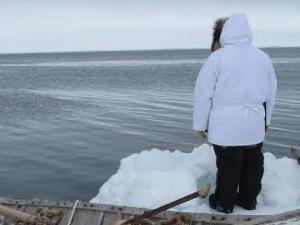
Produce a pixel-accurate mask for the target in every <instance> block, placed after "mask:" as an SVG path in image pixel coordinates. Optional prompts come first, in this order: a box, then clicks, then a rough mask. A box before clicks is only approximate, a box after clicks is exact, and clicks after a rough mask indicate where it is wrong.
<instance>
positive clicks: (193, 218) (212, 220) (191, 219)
mask: <svg viewBox="0 0 300 225" xmlns="http://www.w3.org/2000/svg"><path fill="white" fill-rule="evenodd" d="M0 204H1V205H2V206H5V207H9V208H12V209H17V210H19V211H21V212H26V213H29V214H31V215H35V216H40V217H41V218H43V216H45V215H47V216H48V219H49V218H50V220H51V224H53V225H111V224H114V223H115V222H116V221H118V220H120V219H125V220H127V219H130V218H133V217H136V216H138V215H141V214H143V213H144V212H145V211H147V209H144V208H134V207H127V206H115V205H104V204H91V203H86V202H79V201H76V202H67V201H48V200H46V201H41V200H12V199H5V198H1V199H0ZM51 214H52V215H51ZM23 224H24V225H25V223H20V222H18V221H12V220H10V219H9V218H5V217H4V216H0V225H23ZM40 224H41V225H42V224H46V223H40ZM140 224H147V225H208V224H212V225H231V224H241V225H258V224H280V225H281V224H300V209H299V210H296V211H291V212H287V213H282V214H278V215H271V216H267V215H265V216H253V215H251V216H250V215H249V216H247V215H225V214H206V213H183V212H175V211H164V212H162V213H160V214H158V215H156V216H154V217H153V218H151V220H147V221H145V222H144V223H140Z"/></svg>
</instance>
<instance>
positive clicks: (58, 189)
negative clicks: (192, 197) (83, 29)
mask: <svg viewBox="0 0 300 225" xmlns="http://www.w3.org/2000/svg"><path fill="white" fill-rule="evenodd" d="M266 51H267V52H268V53H269V54H270V56H271V57H272V59H273V62H274V66H275V70H276V73H277V79H278V95H277V101H276V105H275V111H274V114H273V121H272V129H271V130H270V132H269V133H268V136H267V138H266V141H265V145H264V151H270V152H272V153H273V154H275V155H276V156H277V157H282V156H291V155H290V153H289V150H290V146H291V145H300V140H299V134H300V129H299V125H300V122H299V119H300V76H299V73H300V49H299V48H278V49H266ZM208 54H209V52H208V51H206V50H172V51H171V50H170V51H132V52H96V53H60V54H56V53H55V54H19V55H18V54H15V55H0V105H1V106H0V196H3V197H9V198H26V199H28V198H42V199H70V200H74V199H81V200H90V199H91V198H92V197H94V196H95V195H96V194H97V193H98V190H99V187H100V186H101V185H102V184H103V183H104V182H105V181H107V179H108V178H109V177H110V176H111V175H113V174H114V173H116V170H117V169H118V167H119V164H120V159H122V158H124V157H127V156H129V155H131V154H133V153H136V152H141V151H143V150H148V149H152V148H158V149H161V150H164V149H168V150H171V151H173V150H180V151H183V152H191V151H192V150H193V148H194V147H198V146H199V145H200V140H199V138H198V136H197V134H196V133H195V132H194V131H193V130H192V94H193V88H194V83H195V80H196V77H197V75H198V71H199V69H200V68H201V65H202V63H203V62H204V61H205V59H206V57H207V56H208ZM212 163H214V162H212ZM153 166H155V165H153Z"/></svg>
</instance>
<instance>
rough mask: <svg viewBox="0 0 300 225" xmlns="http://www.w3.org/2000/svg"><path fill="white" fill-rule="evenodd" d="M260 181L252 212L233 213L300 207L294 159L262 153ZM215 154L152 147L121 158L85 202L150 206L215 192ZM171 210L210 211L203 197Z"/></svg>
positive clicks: (299, 178) (208, 149) (198, 149)
mask: <svg viewBox="0 0 300 225" xmlns="http://www.w3.org/2000/svg"><path fill="white" fill-rule="evenodd" d="M264 157H265V161H264V168H265V172H264V177H263V180H262V191H261V193H260V195H259V196H258V199H257V200H258V204H257V209H256V210H252V211H246V210H243V209H241V208H240V207H235V209H234V214H276V213H281V212H286V211H289V210H294V209H299V208H300V165H299V164H298V163H297V161H296V160H294V159H291V158H288V157H282V158H276V157H275V156H274V155H273V154H272V153H270V152H266V153H264ZM216 171H217V169H216V165H215V154H214V151H213V149H212V147H211V146H209V145H207V144H203V145H201V146H199V147H196V148H194V149H193V151H192V152H190V153H184V152H181V151H178V150H176V151H168V150H159V149H156V148H154V149H152V150H149V151H142V152H141V153H136V154H133V155H130V156H128V157H127V158H124V159H122V160H121V162H120V167H119V169H118V171H117V173H116V174H114V175H113V176H112V177H110V178H109V180H108V181H107V182H106V183H104V185H103V186H102V187H101V188H100V190H99V193H98V194H97V196H95V197H94V198H93V199H91V202H93V203H102V204H113V205H126V206H133V207H143V208H156V207H158V206H161V205H163V204H165V203H168V202H170V201H173V200H176V199H178V198H180V197H183V196H185V195H187V194H190V193H192V192H195V191H196V190H198V189H200V188H201V187H203V186H204V185H205V184H207V183H211V184H212V188H213V189H212V190H214V188H215V179H216ZM172 210H175V211H184V212H198V213H201V212H205V213H215V211H214V210H211V209H210V208H209V206H208V199H207V198H205V199H200V198H197V199H194V200H192V201H190V202H187V203H185V204H183V205H179V206H177V207H175V208H173V209H172Z"/></svg>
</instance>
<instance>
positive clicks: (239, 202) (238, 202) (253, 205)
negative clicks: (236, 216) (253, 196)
mask: <svg viewBox="0 0 300 225" xmlns="http://www.w3.org/2000/svg"><path fill="white" fill-rule="evenodd" d="M256 204H257V202H256V200H253V201H248V202H246V201H243V200H242V199H241V198H240V197H239V195H237V196H236V199H235V205H237V206H240V207H242V208H243V209H246V210H254V209H256Z"/></svg>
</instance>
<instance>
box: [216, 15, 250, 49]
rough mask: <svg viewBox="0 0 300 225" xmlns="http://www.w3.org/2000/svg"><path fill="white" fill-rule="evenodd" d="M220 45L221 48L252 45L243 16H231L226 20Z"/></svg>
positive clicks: (248, 29) (246, 22) (247, 25)
mask: <svg viewBox="0 0 300 225" xmlns="http://www.w3.org/2000/svg"><path fill="white" fill-rule="evenodd" d="M220 43H221V46H225V45H234V44H251V43H252V32H251V30H250V27H249V24H248V20H247V17H246V16H245V15H243V14H233V15H231V16H230V17H229V18H228V19H227V20H226V22H225V24H224V27H223V30H222V33H221V37H220Z"/></svg>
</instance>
